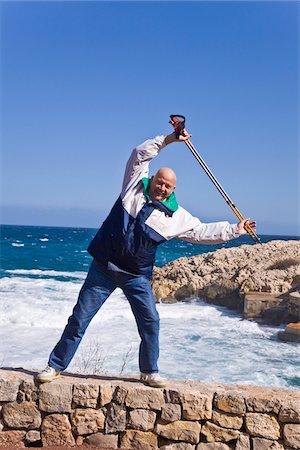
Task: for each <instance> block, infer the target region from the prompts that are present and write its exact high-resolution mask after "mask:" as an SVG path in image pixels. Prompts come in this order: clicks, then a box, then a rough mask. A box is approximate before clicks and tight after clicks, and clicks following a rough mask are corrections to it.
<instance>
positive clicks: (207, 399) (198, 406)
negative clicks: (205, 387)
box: [180, 391, 213, 420]
mask: <svg viewBox="0 0 300 450" xmlns="http://www.w3.org/2000/svg"><path fill="white" fill-rule="evenodd" d="M180 398H181V403H182V417H183V418H184V419H187V420H202V419H210V418H211V416H212V400H213V396H212V395H208V394H202V393H201V392H197V391H194V392H192V391H190V392H188V393H184V394H182V395H181V397H180Z"/></svg>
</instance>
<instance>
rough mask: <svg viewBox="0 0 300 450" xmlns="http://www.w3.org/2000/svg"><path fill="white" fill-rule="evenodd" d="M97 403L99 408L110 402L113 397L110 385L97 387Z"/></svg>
mask: <svg viewBox="0 0 300 450" xmlns="http://www.w3.org/2000/svg"><path fill="white" fill-rule="evenodd" d="M99 394H100V397H99V403H100V406H105V405H107V404H108V403H110V402H111V400H112V396H113V388H112V386H111V385H110V384H101V385H100V386H99Z"/></svg>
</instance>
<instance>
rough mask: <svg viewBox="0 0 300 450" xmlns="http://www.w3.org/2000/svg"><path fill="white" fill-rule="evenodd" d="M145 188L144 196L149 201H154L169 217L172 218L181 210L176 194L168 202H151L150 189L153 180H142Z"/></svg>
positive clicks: (170, 196) (167, 199)
mask: <svg viewBox="0 0 300 450" xmlns="http://www.w3.org/2000/svg"><path fill="white" fill-rule="evenodd" d="M141 181H142V183H143V188H144V195H145V197H146V198H147V200H148V201H152V203H153V204H154V205H155V206H156V207H157V208H159V209H161V210H162V211H164V212H165V213H166V214H167V215H168V216H172V215H173V213H174V212H175V211H177V209H178V208H179V206H178V203H177V200H176V195H175V193H174V192H172V194H170V195H169V197H168V198H166V200H162V201H159V200H151V198H150V194H149V189H150V181H151V178H142V180H141Z"/></svg>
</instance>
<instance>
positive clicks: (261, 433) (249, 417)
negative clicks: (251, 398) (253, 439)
mask: <svg viewBox="0 0 300 450" xmlns="http://www.w3.org/2000/svg"><path fill="white" fill-rule="evenodd" d="M246 431H247V432H248V433H249V434H250V436H257V437H263V438H266V439H273V440H276V439H279V437H280V426H279V423H278V422H277V420H276V419H275V417H273V416H269V415H268V414H260V413H247V414H246Z"/></svg>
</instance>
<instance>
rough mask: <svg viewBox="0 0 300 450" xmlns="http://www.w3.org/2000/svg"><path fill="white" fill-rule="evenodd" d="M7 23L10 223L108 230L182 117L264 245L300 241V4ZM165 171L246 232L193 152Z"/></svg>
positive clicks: (99, 7) (4, 8)
mask: <svg viewBox="0 0 300 450" xmlns="http://www.w3.org/2000/svg"><path fill="white" fill-rule="evenodd" d="M1 20H2V36H1V37H2V64H1V69H2V70H1V75H2V102H1V106H2V125H3V132H2V149H3V150H2V186H1V188H2V189H1V191H2V195H1V207H2V208H1V209H2V218H1V222H2V223H11V224H13V223H14V224H32V225H61V226H87V227H98V225H100V224H101V222H102V220H103V219H104V218H105V216H106V214H107V213H108V212H109V210H110V208H111V206H112V204H113V202H114V201H115V199H116V198H117V196H118V194H119V191H120V184H121V180H122V174H123V169H124V166H125V163H126V160H127V158H128V157H129V154H130V152H131V150H132V148H133V147H134V146H135V145H137V144H139V143H141V142H142V141H144V140H146V139H148V138H151V137H154V136H156V135H161V134H168V133H169V132H171V131H172V130H171V127H170V125H169V124H168V120H169V115H170V114H174V113H177V114H184V115H186V117H187V129H188V130H189V131H191V132H192V134H193V137H192V141H193V143H194V145H195V147H196V148H197V149H198V151H199V153H200V154H201V155H202V157H203V158H204V159H205V161H206V163H207V164H208V166H209V167H210V169H211V170H212V171H213V173H214V174H215V176H216V177H217V179H218V180H219V181H220V182H221V184H222V185H223V187H224V188H225V190H226V191H227V192H228V194H229V195H230V197H231V198H232V199H233V200H234V202H235V203H236V205H237V206H238V208H239V209H240V210H241V211H242V213H243V214H244V215H245V216H246V217H251V218H254V219H256V220H257V222H258V227H257V232H258V233H261V234H286V235H295V234H297V235H299V234H300V231H299V206H298V205H299V179H298V173H299V155H298V147H299V139H298V136H299V135H298V132H299V130H298V122H299V88H298V82H299V3H296V2H226V1H225V2H224V1H223V2H124V1H123V2H87V1H86V2H13V1H10V2H1ZM161 166H171V167H172V168H173V169H174V170H175V171H176V172H177V176H178V184H177V189H176V193H177V198H178V201H179V203H180V204H181V205H182V206H184V207H185V208H186V209H188V210H189V211H190V212H192V213H193V214H195V215H197V216H198V217H199V218H200V219H201V220H203V221H216V220H229V221H230V222H236V218H235V216H234V215H233V213H232V212H231V210H230V209H229V208H228V206H227V205H226V204H225V202H224V200H223V199H222V197H221V196H220V194H219V193H218V192H217V190H216V189H215V187H214V186H213V184H212V183H211V181H210V180H209V179H208V178H207V176H206V175H205V174H204V172H203V170H202V169H201V168H200V166H199V165H198V163H197V162H196V161H195V160H194V159H193V156H192V155H191V154H190V153H189V150H188V149H187V147H186V146H185V145H184V144H172V145H171V146H169V147H167V149H165V150H164V151H163V152H162V153H161V154H160V156H159V157H158V158H156V159H155V161H153V163H152V166H151V171H152V173H153V172H155V171H156V170H157V169H158V168H159V167H161ZM297 208H298V210H297Z"/></svg>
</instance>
